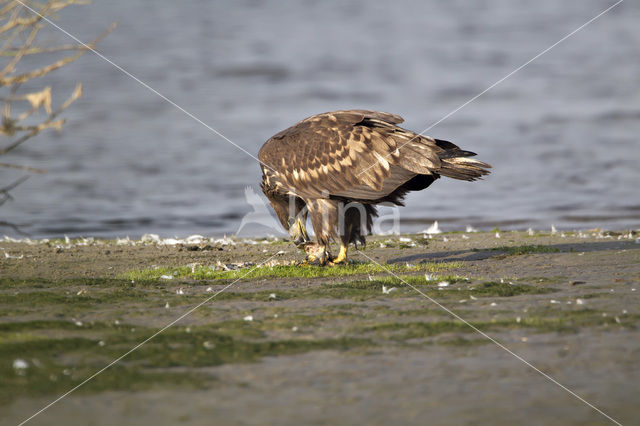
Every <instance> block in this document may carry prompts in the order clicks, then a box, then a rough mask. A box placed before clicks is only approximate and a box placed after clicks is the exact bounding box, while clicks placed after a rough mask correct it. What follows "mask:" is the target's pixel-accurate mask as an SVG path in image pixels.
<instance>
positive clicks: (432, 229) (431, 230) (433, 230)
mask: <svg viewBox="0 0 640 426" xmlns="http://www.w3.org/2000/svg"><path fill="white" fill-rule="evenodd" d="M422 233H423V234H429V235H433V234H442V231H441V230H440V228H438V221H437V220H436V221H435V222H433V225H431V226H430V227H428V228H427V229H425V230H424V231H422Z"/></svg>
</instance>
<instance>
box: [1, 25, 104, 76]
mask: <svg viewBox="0 0 640 426" xmlns="http://www.w3.org/2000/svg"><path fill="white" fill-rule="evenodd" d="M116 26H117V24H116V23H113V24H111V25H110V26H109V28H107V30H106V31H105V32H104V33H102V34H101V35H100V37H98V38H96V39H95V40H93V41H92V42H91V43H87V47H83V48H82V49H79V50H80V52H78V53H76V54H75V55H71V56H67V57H66V58H63V59H60V60H58V61H56V62H54V63H52V64H49V65H47V66H45V67H42V68H39V69H37V70H33V71H29V72H26V73H23V74H19V75H16V76H14V77H7V78H0V87H1V86H6V85H9V84H16V83H24V82H25V81H27V80H31V79H32V78H36V77H42V76H43V75H47V74H49V73H50V72H51V71H54V70H57V69H58V68H62V67H63V66H65V65H67V64H69V63H71V62H74V61H76V60H77V59H78V58H79V57H80V56H82V55H84V54H85V53H87V51H88V50H90V49H93V48H94V47H95V45H96V44H97V43H98V42H99V41H100V40H102V39H103V38H104V37H106V36H107V35H108V34H109V33H110V32H111V31H113V30H114V29H115V27H116Z"/></svg>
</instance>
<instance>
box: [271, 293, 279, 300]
mask: <svg viewBox="0 0 640 426" xmlns="http://www.w3.org/2000/svg"><path fill="white" fill-rule="evenodd" d="M276 299H277V296H276V294H275V293H271V294H270V295H269V300H276Z"/></svg>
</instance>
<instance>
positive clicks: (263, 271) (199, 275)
mask: <svg viewBox="0 0 640 426" xmlns="http://www.w3.org/2000/svg"><path fill="white" fill-rule="evenodd" d="M462 266H463V265H462V263H461V262H428V263H421V264H417V265H405V264H387V265H376V264H373V263H363V262H351V263H349V264H347V265H338V266H333V267H327V266H313V265H278V266H272V267H267V266H263V267H248V268H242V269H237V270H231V271H220V270H215V269H213V268H210V267H206V266H198V267H195V268H192V267H190V266H181V267H175V268H171V267H161V268H156V269H143V270H133V271H129V272H128V273H126V274H125V276H124V277H123V278H125V279H127V280H134V281H156V280H159V279H160V277H161V276H163V275H169V276H173V277H176V278H191V279H195V280H237V279H257V278H323V277H342V276H349V275H364V274H379V273H388V272H389V271H391V272H394V273H401V272H408V271H424V272H441V271H448V270H451V269H455V268H460V267H462Z"/></svg>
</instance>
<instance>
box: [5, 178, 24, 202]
mask: <svg viewBox="0 0 640 426" xmlns="http://www.w3.org/2000/svg"><path fill="white" fill-rule="evenodd" d="M27 179H29V176H22V177H21V178H20V179H18V180H17V181H15V182H13V183H10V184H9V185H7V186H5V187H4V188H0V196H1V197H0V206H1V205H3V204H4V203H6V202H7V201H9V200H13V197H12V196H11V194H10V193H9V191H11V190H12V189H14V188H15V187H16V186H18V185H20V184H21V183H22V182H24V181H25V180H27Z"/></svg>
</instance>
